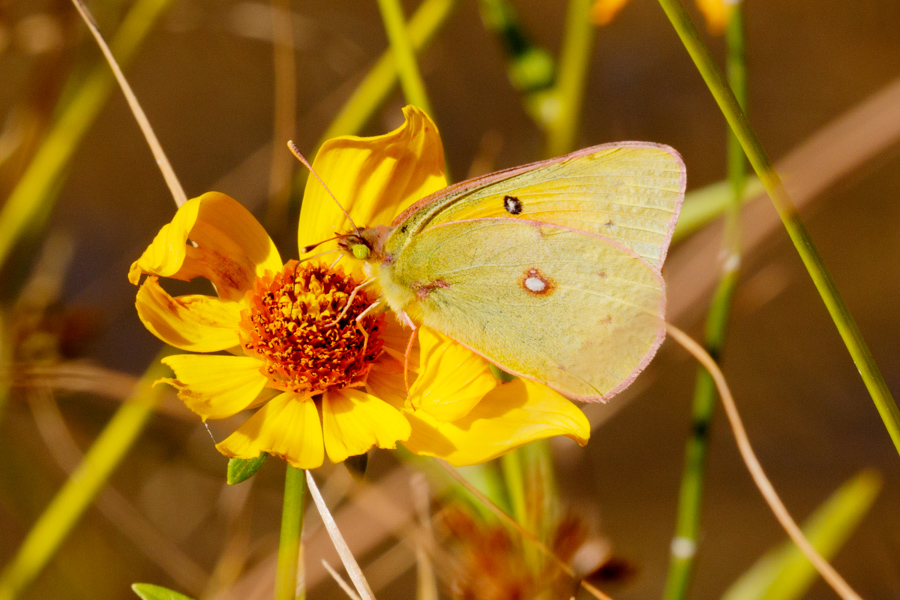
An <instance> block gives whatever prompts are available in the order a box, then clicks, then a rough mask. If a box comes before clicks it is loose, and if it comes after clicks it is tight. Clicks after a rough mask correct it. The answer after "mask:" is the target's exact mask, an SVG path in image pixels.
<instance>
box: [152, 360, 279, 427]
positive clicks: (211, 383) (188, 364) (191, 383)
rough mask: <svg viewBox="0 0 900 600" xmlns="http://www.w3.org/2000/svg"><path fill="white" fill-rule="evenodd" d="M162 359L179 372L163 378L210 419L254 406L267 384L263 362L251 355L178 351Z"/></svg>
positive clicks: (204, 417) (190, 406)
mask: <svg viewBox="0 0 900 600" xmlns="http://www.w3.org/2000/svg"><path fill="white" fill-rule="evenodd" d="M162 362H163V363H164V364H166V365H168V366H169V367H171V368H172V370H173V371H175V378H174V379H168V378H166V379H161V380H160V381H163V382H165V383H168V384H171V385H172V386H174V387H175V388H176V389H177V390H178V398H179V399H180V400H181V401H182V402H184V404H185V405H186V406H187V407H188V408H189V409H191V410H192V411H194V412H195V413H197V414H198V415H200V416H201V417H203V420H204V421H205V420H207V419H222V418H225V417H230V416H231V415H234V414H237V413H239V412H240V411H242V410H244V409H245V408H247V407H248V406H250V405H251V404H252V403H253V401H254V399H256V397H257V396H258V395H259V393H260V392H261V391H262V389H263V387H265V385H266V381H267V380H266V377H265V376H264V375H263V374H262V373H260V372H259V369H260V367H262V363H261V362H260V361H258V360H257V359H255V358H251V357H249V356H218V355H216V356H209V355H203V354H176V355H173V356H167V357H165V358H164V359H162Z"/></svg>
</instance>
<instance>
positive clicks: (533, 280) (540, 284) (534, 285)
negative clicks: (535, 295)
mask: <svg viewBox="0 0 900 600" xmlns="http://www.w3.org/2000/svg"><path fill="white" fill-rule="evenodd" d="M525 287H527V288H528V289H529V290H531V291H532V292H543V291H544V290H545V289H547V284H546V283H545V282H544V280H543V279H541V278H540V277H527V278H525Z"/></svg>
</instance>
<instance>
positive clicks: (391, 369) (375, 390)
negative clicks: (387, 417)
mask: <svg viewBox="0 0 900 600" xmlns="http://www.w3.org/2000/svg"><path fill="white" fill-rule="evenodd" d="M408 377H409V383H410V385H412V383H413V382H414V381H415V380H416V374H415V373H414V372H413V371H410V372H409V374H408ZM366 390H368V391H369V393H371V394H372V395H374V396H377V397H378V398H381V399H382V400H384V401H385V402H387V403H388V404H390V405H391V406H393V407H395V408H398V409H399V408H403V407H404V406H405V405H406V399H407V397H408V396H409V394H408V393H407V390H406V381H405V380H404V379H403V361H402V359H401V360H399V361H398V360H395V359H394V358H392V357H390V356H387V355H385V354H382V355H381V356H380V357H379V358H378V360H376V361H375V363H374V364H373V365H372V370H371V371H369V375H368V377H367V378H366Z"/></svg>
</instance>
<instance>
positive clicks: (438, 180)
mask: <svg viewBox="0 0 900 600" xmlns="http://www.w3.org/2000/svg"><path fill="white" fill-rule="evenodd" d="M403 116H404V117H405V119H406V120H405V121H404V123H403V125H401V126H400V127H398V128H397V129H395V130H394V131H392V132H390V133H387V134H385V135H380V136H377V137H355V136H347V137H338V138H333V139H330V140H328V141H327V142H325V143H324V144H322V147H321V149H319V152H318V154H317V155H316V159H315V161H314V162H313V169H314V170H315V171H316V173H318V175H319V177H321V178H322V181H324V182H325V184H326V185H327V186H328V187H329V189H331V191H332V192H333V193H334V195H335V196H336V197H337V199H338V201H340V203H341V204H342V205H343V207H344V208H345V209H347V211H348V212H349V213H350V216H351V217H352V218H353V220H354V222H355V223H356V225H357V226H359V227H370V226H372V225H387V224H390V222H391V221H392V220H393V219H394V217H395V216H396V215H397V214H399V213H400V212H401V211H402V210H404V209H405V208H406V207H408V206H409V205H410V204H412V203H413V202H415V201H416V200H418V199H420V198H424V197H425V196H427V195H429V194H431V193H432V192H435V191H437V190H439V189H441V188H444V187H446V186H447V180H446V178H445V177H444V150H443V147H442V146H441V137H440V134H438V130H437V127H435V125H434V123H433V122H432V121H431V119H430V118H428V115H426V114H425V113H424V112H423V111H422V110H420V109H418V108H416V107H414V106H407V107H406V108H404V109H403ZM350 229H351V227H350V224H349V222H348V221H347V219H346V217H345V216H344V215H343V213H342V212H341V210H340V208H338V206H337V205H336V204H335V202H334V200H333V199H332V198H331V197H330V196H329V195H328V193H327V192H326V191H325V189H324V188H323V187H322V184H321V183H319V181H318V179H316V178H315V177H309V179H308V180H307V182H306V191H305V192H304V195H303V205H302V207H301V209H300V227H299V229H298V232H297V236H298V240H299V243H300V246H301V247H303V246H305V245H308V244H312V243H316V242H321V241H322V240H324V239H327V238H330V237H332V236H333V235H335V234H336V233H346V232H347V231H349V230H350ZM334 247H335V243H334V242H330V243H329V244H324V245H322V246H320V247H319V248H317V249H316V252H321V251H323V250H327V249H331V248H334Z"/></svg>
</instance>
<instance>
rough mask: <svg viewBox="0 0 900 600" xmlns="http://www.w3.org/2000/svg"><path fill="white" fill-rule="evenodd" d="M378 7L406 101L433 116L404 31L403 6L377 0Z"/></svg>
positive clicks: (385, 0)
mask: <svg viewBox="0 0 900 600" xmlns="http://www.w3.org/2000/svg"><path fill="white" fill-rule="evenodd" d="M378 7H379V8H380V9H381V19H382V20H383V21H384V28H385V30H386V31H387V36H388V41H389V42H390V45H391V52H393V54H394V62H395V63H396V65H397V72H398V73H399V75H400V86H401V87H402V88H403V95H404V96H406V100H407V101H408V102H410V103H411V104H415V105H416V106H418V107H419V108H421V109H422V110H424V111H425V112H426V113H428V115H429V116H431V117H432V118H433V117H434V113H433V112H432V110H431V103H430V102H429V101H428V94H427V93H426V92H425V83H424V82H423V81H422V74H421V73H420V72H419V65H418V64H417V63H416V53H415V50H414V49H413V45H412V42H411V41H410V38H409V35H408V34H407V32H406V20H405V18H404V16H403V7H401V6H400V1H399V0H378Z"/></svg>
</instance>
